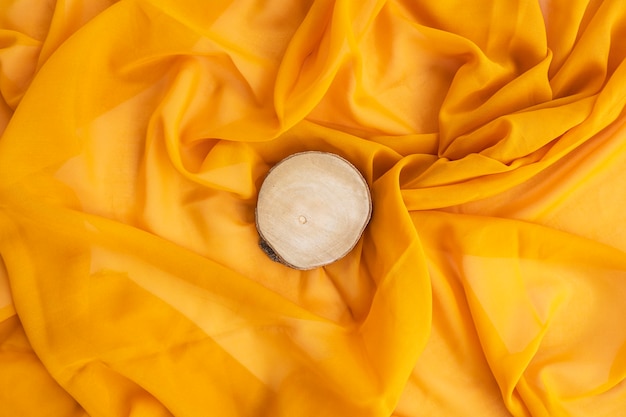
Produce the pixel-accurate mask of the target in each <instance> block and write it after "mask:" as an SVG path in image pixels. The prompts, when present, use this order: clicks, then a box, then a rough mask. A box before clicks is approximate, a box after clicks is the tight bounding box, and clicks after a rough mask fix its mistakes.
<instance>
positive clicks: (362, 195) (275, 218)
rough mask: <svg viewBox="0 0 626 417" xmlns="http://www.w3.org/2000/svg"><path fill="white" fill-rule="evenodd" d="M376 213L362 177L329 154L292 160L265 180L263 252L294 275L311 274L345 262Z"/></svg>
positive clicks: (260, 208)
mask: <svg viewBox="0 0 626 417" xmlns="http://www.w3.org/2000/svg"><path fill="white" fill-rule="evenodd" d="M371 213H372V199H371V196H370V192H369V188H368V186H367V182H366V181H365V179H364V178H363V176H362V175H361V173H360V172H359V171H358V170H357V169H356V168H355V167H354V166H353V165H352V164H350V163H349V162H348V161H346V160H345V159H343V158H342V157H340V156H338V155H335V154H332V153H326V152H302V153H297V154H294V155H291V156H289V157H287V158H285V159H283V160H282V161H281V162H279V163H278V164H277V165H276V166H274V168H272V169H271V170H270V172H269V174H268V175H267V177H266V178H265V180H264V182H263V185H262V186H261V189H260V191H259V198H258V202H257V208H256V224H257V229H258V231H259V235H260V236H261V247H262V248H264V250H265V251H266V252H267V253H268V255H270V257H272V258H273V259H274V260H277V261H279V262H282V263H283V264H285V265H287V266H290V267H292V268H295V269H313V268H317V267H320V266H324V265H327V264H330V263H332V262H334V261H336V260H338V259H340V258H343V257H344V256H345V255H346V254H348V252H350V251H351V250H352V249H353V248H354V246H355V245H356V243H357V242H358V241H359V239H360V237H361V234H362V233H363V230H364V229H365V227H366V226H367V223H368V222H369V219H370V216H371Z"/></svg>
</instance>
